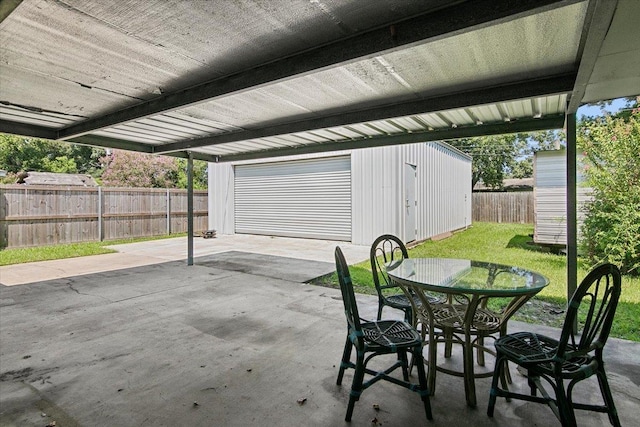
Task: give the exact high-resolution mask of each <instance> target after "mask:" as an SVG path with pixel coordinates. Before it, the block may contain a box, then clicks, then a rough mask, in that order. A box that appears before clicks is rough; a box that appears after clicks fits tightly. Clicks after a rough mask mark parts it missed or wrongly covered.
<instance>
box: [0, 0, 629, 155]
mask: <svg viewBox="0 0 640 427" xmlns="http://www.w3.org/2000/svg"><path fill="white" fill-rule="evenodd" d="M639 17H640V2H638V1H636V0H535V1H534V0H475V1H459V0H407V1H399V0H398V1H393V0H368V1H366V2H364V1H356V0H288V1H277V0H274V1H248V0H237V1H234V2H222V1H216V2H214V1H210V2H209V1H207V2H204V1H179V0H173V1H169V0H120V1H117V2H105V1H101V0H23V1H20V0H6V1H3V2H2V4H1V5H0V132H6V133H13V134H18V135H24V136H31V137H40V138H48V139H60V140H67V141H71V142H76V143H81V144H88V145H94V146H102V147H112V148H123V149H128V150H135V151H141V152H146V153H156V154H169V155H175V156H180V157H186V156H188V154H187V152H190V153H191V155H192V157H193V158H196V159H202V160H208V161H213V162H224V161H235V160H242V159H254V158H263V157H272V156H283V155H290V154H302V153H309V152H321V151H335V150H341V149H353V148H359V147H369V146H379V145H388V144H401V143H410V142H421V141H430V140H441V139H451V138H457V137H465V136H475V135H485V134H497V133H508V132H516V131H518V132H520V131H523V132H524V131H531V130H537V129H549V128H559V127H562V126H563V124H564V120H565V113H570V114H571V113H575V111H576V110H577V108H578V107H579V106H580V105H581V104H584V103H588V102H593V101H598V100H603V99H611V98H617V97H623V96H632V95H636V94H638V93H640V75H639V73H638V70H639V69H640V27H639V26H638V25H637V20H638V18H639Z"/></svg>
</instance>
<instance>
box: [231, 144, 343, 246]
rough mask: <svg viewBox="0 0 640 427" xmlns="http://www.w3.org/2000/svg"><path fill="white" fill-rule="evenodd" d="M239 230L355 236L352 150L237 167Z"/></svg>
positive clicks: (324, 236)
mask: <svg viewBox="0 0 640 427" xmlns="http://www.w3.org/2000/svg"><path fill="white" fill-rule="evenodd" d="M234 194H235V231H236V232H237V233H248V234H265V235H273V236H288V237H307V238H320V239H328V240H346V241H351V160H350V157H349V156H342V157H332V158H324V159H310V160H298V161H291V162H276V163H261V164H252V165H237V166H236V167H235V186H234Z"/></svg>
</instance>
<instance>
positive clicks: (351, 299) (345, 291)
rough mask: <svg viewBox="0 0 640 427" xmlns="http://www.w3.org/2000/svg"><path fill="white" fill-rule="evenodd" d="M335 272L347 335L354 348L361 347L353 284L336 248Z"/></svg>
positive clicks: (342, 256)
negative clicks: (340, 293) (345, 318)
mask: <svg viewBox="0 0 640 427" xmlns="http://www.w3.org/2000/svg"><path fill="white" fill-rule="evenodd" d="M335 259H336V272H337V274H338V281H339V282H340V291H341V292H342V302H343V304H344V313H345V316H346V317H347V326H348V334H349V337H350V338H351V341H352V342H353V343H354V345H355V346H356V348H358V349H360V348H362V346H363V339H362V328H361V327H360V315H359V314H358V305H357V304H356V296H355V293H354V292H353V283H352V282H351V274H350V273H349V266H348V265H347V261H346V260H345V259H344V255H343V254H342V250H341V249H340V247H339V246H336V251H335Z"/></svg>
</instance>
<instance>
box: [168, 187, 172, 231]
mask: <svg viewBox="0 0 640 427" xmlns="http://www.w3.org/2000/svg"><path fill="white" fill-rule="evenodd" d="M167 234H171V195H170V193H169V189H168V188H167Z"/></svg>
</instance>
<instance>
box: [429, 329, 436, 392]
mask: <svg viewBox="0 0 640 427" xmlns="http://www.w3.org/2000/svg"><path fill="white" fill-rule="evenodd" d="M437 357H438V341H437V340H436V335H435V334H434V333H433V330H432V329H429V359H428V360H427V363H428V365H429V371H428V372H427V387H428V388H429V393H430V394H431V396H433V395H434V394H436V358H437Z"/></svg>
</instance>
